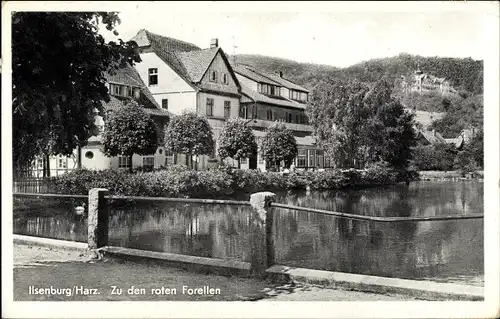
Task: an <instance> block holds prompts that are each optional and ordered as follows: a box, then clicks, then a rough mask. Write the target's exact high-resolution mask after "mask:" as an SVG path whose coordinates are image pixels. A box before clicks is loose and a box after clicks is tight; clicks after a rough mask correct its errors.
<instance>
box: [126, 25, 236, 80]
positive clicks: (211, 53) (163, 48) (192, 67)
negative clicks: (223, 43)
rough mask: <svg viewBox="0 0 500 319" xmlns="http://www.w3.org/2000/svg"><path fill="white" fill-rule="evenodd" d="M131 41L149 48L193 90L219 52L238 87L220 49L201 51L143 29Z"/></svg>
mask: <svg viewBox="0 0 500 319" xmlns="http://www.w3.org/2000/svg"><path fill="white" fill-rule="evenodd" d="M132 40H134V41H135V42H137V44H138V45H139V47H140V48H150V49H151V50H153V52H155V53H156V55H158V57H159V58H160V59H162V60H163V62H165V63H166V64H167V65H169V66H170V67H171V68H172V69H173V70H174V71H175V72H176V73H177V74H178V75H179V76H180V77H181V78H182V79H184V81H186V82H187V83H189V84H190V85H191V86H192V87H193V88H197V87H196V84H198V83H199V82H200V81H201V80H202V78H203V76H204V75H205V73H206V72H207V70H208V67H209V66H210V64H211V63H212V61H213V60H214V59H215V57H216V55H217V54H218V53H219V52H220V53H221V56H222V58H223V59H224V61H225V62H226V64H227V66H228V69H229V72H230V73H231V76H232V77H233V79H234V81H235V83H236V86H238V87H239V82H238V79H237V78H236V76H235V75H234V73H233V71H232V69H231V65H230V64H229V62H228V61H227V58H226V55H225V54H224V51H222V49H221V48H220V47H216V48H210V49H203V50H202V49H200V48H199V47H198V46H196V45H194V44H192V43H189V42H184V41H181V40H177V39H173V38H168V37H164V36H162V35H158V34H155V33H152V32H149V31H147V30H144V29H142V30H139V32H138V33H137V35H136V36H135V37H133V38H132Z"/></svg>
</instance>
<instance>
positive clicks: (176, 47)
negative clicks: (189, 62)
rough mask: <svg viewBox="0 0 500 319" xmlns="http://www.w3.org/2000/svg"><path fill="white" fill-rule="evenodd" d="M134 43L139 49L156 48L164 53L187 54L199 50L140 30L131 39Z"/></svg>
mask: <svg viewBox="0 0 500 319" xmlns="http://www.w3.org/2000/svg"><path fill="white" fill-rule="evenodd" d="M131 41H135V42H136V43H137V45H138V46H139V47H147V46H150V45H151V46H158V47H161V48H162V49H164V50H166V51H170V52H173V51H181V52H189V51H194V50H200V48H199V47H198V46H196V45H194V44H192V43H189V42H185V41H181V40H177V39H174V38H169V37H165V36H162V35H159V34H156V33H153V32H149V31H147V30H144V29H141V30H139V32H137V34H136V35H135V37H133V38H132V39H131Z"/></svg>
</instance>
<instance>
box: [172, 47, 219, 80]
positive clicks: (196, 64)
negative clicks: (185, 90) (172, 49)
mask: <svg viewBox="0 0 500 319" xmlns="http://www.w3.org/2000/svg"><path fill="white" fill-rule="evenodd" d="M217 52H219V48H218V47H217V48H212V49H205V50H198V51H190V52H176V53H175V54H176V56H177V58H178V59H179V61H180V62H181V63H182V65H183V66H184V69H185V70H186V75H187V76H188V77H189V78H190V79H191V81H192V82H194V83H198V82H200V81H201V79H202V78H203V75H205V72H206V71H207V69H208V67H209V66H210V64H211V63H212V61H213V60H214V58H215V56H216V55H217Z"/></svg>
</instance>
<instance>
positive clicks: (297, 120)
mask: <svg viewBox="0 0 500 319" xmlns="http://www.w3.org/2000/svg"><path fill="white" fill-rule="evenodd" d="M295 123H300V116H299V114H295Z"/></svg>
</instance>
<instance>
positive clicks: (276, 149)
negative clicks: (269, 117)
mask: <svg viewBox="0 0 500 319" xmlns="http://www.w3.org/2000/svg"><path fill="white" fill-rule="evenodd" d="M260 148H261V152H262V157H263V158H264V160H265V161H266V163H267V166H268V167H274V168H275V169H276V168H277V167H278V166H279V163H280V162H281V161H283V162H284V163H285V167H290V165H291V164H292V161H293V159H294V158H295V157H296V156H297V142H296V141H295V137H294V136H293V133H292V131H290V130H289V129H288V128H287V127H286V125H285V123H283V122H276V123H274V124H273V125H271V126H270V127H268V128H267V130H266V135H265V136H264V137H263V138H262V141H261V145H260Z"/></svg>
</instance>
